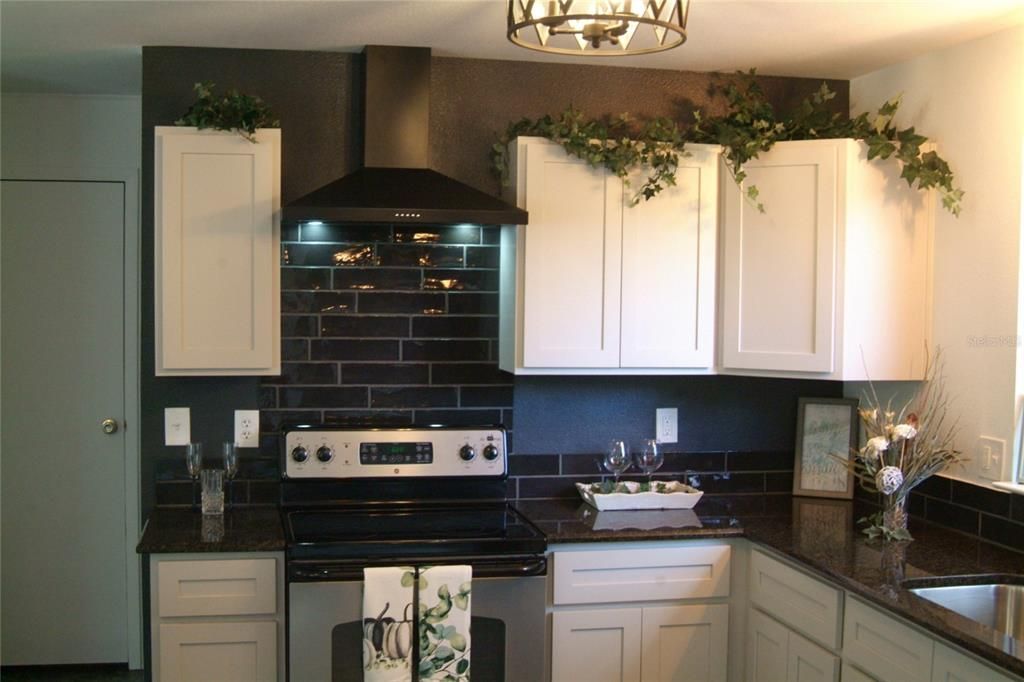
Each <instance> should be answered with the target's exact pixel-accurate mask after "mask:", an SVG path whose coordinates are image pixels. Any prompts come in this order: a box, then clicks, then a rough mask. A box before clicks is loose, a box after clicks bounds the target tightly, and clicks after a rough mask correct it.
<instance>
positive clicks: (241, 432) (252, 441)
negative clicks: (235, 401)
mask: <svg viewBox="0 0 1024 682" xmlns="http://www.w3.org/2000/svg"><path fill="white" fill-rule="evenodd" d="M235 444H236V445H237V446H238V447H240V448H258V447H259V446H260V411H259V410H235Z"/></svg>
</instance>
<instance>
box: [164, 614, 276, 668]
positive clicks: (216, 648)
mask: <svg viewBox="0 0 1024 682" xmlns="http://www.w3.org/2000/svg"><path fill="white" fill-rule="evenodd" d="M157 655H158V656H159V661H160V668H159V671H158V673H157V674H156V675H155V677H156V678H157V679H159V680H160V682H235V681H237V682H275V680H277V623H275V622H273V621H268V622H255V623H246V622H241V623H165V624H163V625H161V626H160V651H159V652H158V653H157Z"/></svg>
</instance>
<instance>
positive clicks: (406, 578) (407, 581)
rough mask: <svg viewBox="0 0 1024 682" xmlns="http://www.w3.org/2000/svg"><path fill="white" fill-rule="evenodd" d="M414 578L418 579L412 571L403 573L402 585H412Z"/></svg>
mask: <svg viewBox="0 0 1024 682" xmlns="http://www.w3.org/2000/svg"><path fill="white" fill-rule="evenodd" d="M414 580H416V578H415V576H414V575H413V573H412V571H406V572H405V573H403V574H402V579H401V581H400V583H401V585H402V587H412V583H413V581H414Z"/></svg>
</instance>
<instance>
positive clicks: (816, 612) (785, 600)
mask: <svg viewBox="0 0 1024 682" xmlns="http://www.w3.org/2000/svg"><path fill="white" fill-rule="evenodd" d="M842 598H843V595H842V592H841V591H839V590H837V589H835V588H834V587H830V586H828V585H826V584H825V583H822V582H821V581H819V580H815V579H814V578H811V577H810V576H808V575H805V574H804V573H801V572H800V571H797V570H796V569H793V568H790V567H789V566H786V565H785V564H783V563H782V562H780V561H776V560H775V559H772V558H771V557H769V556H767V555H766V554H763V553H761V552H758V551H756V550H755V551H754V552H751V555H750V601H752V602H753V603H755V604H757V605H758V606H760V607H761V608H762V609H764V610H765V611H767V612H768V613H770V614H771V615H772V616H773V617H774V618H778V619H779V620H781V621H782V622H784V623H786V624H787V625H789V626H790V627H792V628H794V629H795V630H798V631H800V632H801V633H803V634H804V635H806V636H807V637H810V638H811V639H813V640H815V641H816V642H819V643H820V644H824V645H825V646H827V647H829V648H830V649H838V648H839V641H840V640H839V628H840V625H841V613H840V611H841V605H842Z"/></svg>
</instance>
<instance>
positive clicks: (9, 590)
mask: <svg viewBox="0 0 1024 682" xmlns="http://www.w3.org/2000/svg"><path fill="white" fill-rule="evenodd" d="M0 200H2V229H0V235H2V287H0V289H2V307H3V327H2V339H0V342H2V382H0V383H2V396H0V398H2V406H3V413H2V440H0V447H2V452H3V458H2V461H0V466H2V471H0V477H2V495H3V497H2V533H3V556H2V575H3V581H2V595H0V596H2V600H3V609H2V633H3V638H2V653H0V658H2V662H3V663H4V664H5V665H24V664H61V663H98V662H122V661H126V660H128V639H127V638H128V633H127V630H128V626H127V623H128V618H127V616H126V613H127V608H128V606H127V596H126V580H127V578H126V573H127V569H126V561H125V549H126V540H125V538H126V523H127V519H126V514H125V469H126V462H125V452H126V444H125V437H124V428H123V427H124V414H125V383H124V372H125V357H126V355H125V354H126V348H125V334H124V330H125V305H124V303H125V283H124V253H125V248H126V243H127V240H126V234H125V225H126V206H134V198H131V197H128V198H127V199H126V188H125V183H123V182H78V181H67V182H58V181H23V180H4V181H3V183H2V197H0ZM108 418H110V419H115V420H117V423H118V429H117V431H116V432H115V433H112V434H106V433H104V431H103V430H102V427H101V423H102V422H103V420H104V419H108Z"/></svg>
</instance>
